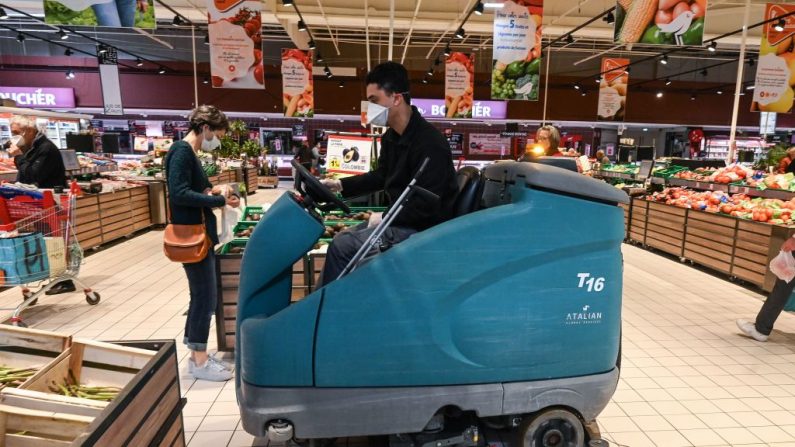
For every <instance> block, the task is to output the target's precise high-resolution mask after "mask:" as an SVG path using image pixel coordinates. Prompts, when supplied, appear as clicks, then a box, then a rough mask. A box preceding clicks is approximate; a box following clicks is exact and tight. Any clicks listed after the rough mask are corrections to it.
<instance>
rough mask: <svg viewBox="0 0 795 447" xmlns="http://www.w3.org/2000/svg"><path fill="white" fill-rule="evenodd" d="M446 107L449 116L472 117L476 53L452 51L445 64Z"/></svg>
mask: <svg viewBox="0 0 795 447" xmlns="http://www.w3.org/2000/svg"><path fill="white" fill-rule="evenodd" d="M444 73H445V75H444V98H445V99H444V107H445V109H446V111H447V112H446V114H445V116H446V117H447V118H472V103H473V100H472V99H473V94H474V91H475V55H474V54H466V53H459V52H457V51H454V52H452V53H450V56H448V57H447V60H446V61H445V64H444Z"/></svg>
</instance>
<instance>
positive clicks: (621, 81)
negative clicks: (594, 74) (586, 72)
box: [597, 57, 629, 121]
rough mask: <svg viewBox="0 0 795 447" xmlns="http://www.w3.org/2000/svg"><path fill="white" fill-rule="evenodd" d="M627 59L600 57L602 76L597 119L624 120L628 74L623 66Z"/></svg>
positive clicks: (626, 64)
mask: <svg viewBox="0 0 795 447" xmlns="http://www.w3.org/2000/svg"><path fill="white" fill-rule="evenodd" d="M628 65H629V59H617V58H611V57H606V58H603V59H602V70H601V73H602V78H601V79H600V81H599V109H598V111H597V119H598V120H599V121H624V117H625V114H626V108H627V84H628V82H629V74H628V73H627V72H626V69H625V67H627V66H628Z"/></svg>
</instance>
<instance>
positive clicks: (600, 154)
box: [596, 149, 610, 165]
mask: <svg viewBox="0 0 795 447" xmlns="http://www.w3.org/2000/svg"><path fill="white" fill-rule="evenodd" d="M596 162H597V163H601V164H603V165H609V164H610V159H609V158H607V156H606V155H605V151H603V150H601V149H599V150H598V151H596Z"/></svg>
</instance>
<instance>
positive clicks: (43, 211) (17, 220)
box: [0, 186, 100, 327]
mask: <svg viewBox="0 0 795 447" xmlns="http://www.w3.org/2000/svg"><path fill="white" fill-rule="evenodd" d="M75 203H76V197H75V195H74V194H71V193H67V194H60V195H56V194H53V193H52V192H50V191H38V190H26V189H24V188H18V187H15V186H0V287H8V286H20V287H21V289H22V296H23V301H22V303H21V304H20V305H19V306H17V307H16V308H0V310H13V311H14V313H13V315H12V316H11V319H10V322H11V324H13V325H15V326H23V327H24V326H25V323H24V322H23V321H22V318H21V317H20V314H21V313H22V311H23V310H25V309H26V308H28V307H29V306H32V305H34V304H36V302H37V301H38V299H39V298H40V297H41V296H42V295H44V294H45V293H46V292H47V291H48V290H50V289H52V288H53V287H54V286H55V285H57V284H59V283H62V282H65V281H73V282H74V284H75V286H76V287H77V288H78V290H83V292H84V293H85V295H86V301H87V302H88V303H89V304H92V305H94V304H97V303H99V300H100V296H99V293H97V292H95V291H93V290H91V288H90V287H86V286H85V284H83V283H82V282H81V281H80V280H79V279H78V278H77V275H78V274H79V272H80V264H81V263H82V260H83V250H82V249H81V248H80V244H79V242H78V240H77V238H76V237H75V232H74V224H75V221H74V210H75Z"/></svg>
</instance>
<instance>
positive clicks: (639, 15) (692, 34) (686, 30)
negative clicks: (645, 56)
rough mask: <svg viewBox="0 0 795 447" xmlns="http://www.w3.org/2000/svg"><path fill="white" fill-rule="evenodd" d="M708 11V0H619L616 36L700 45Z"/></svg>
mask: <svg viewBox="0 0 795 447" xmlns="http://www.w3.org/2000/svg"><path fill="white" fill-rule="evenodd" d="M706 15H707V0H618V3H617V4H616V24H615V29H614V34H613V40H614V41H615V42H616V43H643V44H649V45H678V46H683V45H696V46H699V45H701V44H702V43H703V41H704V18H705V17H706Z"/></svg>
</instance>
